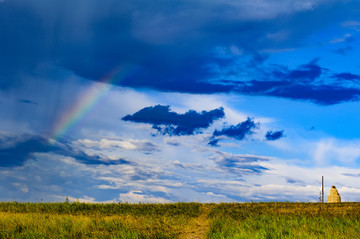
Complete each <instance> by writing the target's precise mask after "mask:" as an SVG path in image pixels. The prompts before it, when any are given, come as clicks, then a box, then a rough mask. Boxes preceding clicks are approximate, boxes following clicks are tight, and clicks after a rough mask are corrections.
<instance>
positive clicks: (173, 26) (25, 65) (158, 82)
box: [0, 0, 359, 105]
mask: <svg viewBox="0 0 360 239" xmlns="http://www.w3.org/2000/svg"><path fill="white" fill-rule="evenodd" d="M2 5H4V6H3V7H2V8H1V9H0V22H11V23H12V24H11V27H10V26H4V27H2V28H1V29H0V35H1V36H6V37H2V38H1V39H0V51H1V52H2V54H1V56H0V64H1V65H2V66H3V67H2V70H1V72H0V88H2V89H7V88H9V87H11V86H16V85H17V83H19V82H18V81H19V80H18V79H21V77H19V76H21V75H24V74H25V75H26V74H30V75H31V74H33V73H34V69H38V66H39V65H42V64H50V65H54V64H55V65H57V66H60V67H62V68H65V69H67V70H69V71H71V72H74V74H75V75H77V76H81V77H83V78H86V79H91V80H95V81H99V80H100V79H102V78H103V77H104V76H105V75H107V73H109V72H112V71H113V70H114V69H119V68H122V69H123V71H122V72H121V74H119V75H115V76H114V80H113V81H112V83H113V84H117V85H121V86H127V87H132V88H151V89H156V90H159V91H166V92H168V91H173V92H188V93H216V92H234V91H235V92H238V93H241V94H247V93H248V94H257V95H271V96H274V97H284V98H290V99H295V100H308V101H311V102H314V103H320V104H324V105H326V104H335V103H341V102H344V101H352V100H358V97H357V94H358V92H355V93H353V94H352V92H351V91H349V89H342V88H340V89H338V88H333V91H334V93H338V92H339V93H340V94H342V92H344V91H346V92H345V93H346V94H350V96H349V97H346V96H343V97H341V98H340V99H338V100H336V101H330V102H329V101H327V99H324V97H322V98H321V99H319V97H316V95H317V93H319V94H320V95H321V94H322V91H321V90H327V89H325V88H324V87H320V89H319V88H317V86H314V85H313V84H311V83H309V82H308V81H309V80H310V81H311V80H314V79H315V78H317V76H318V75H319V74H320V73H322V68H320V67H318V66H317V65H316V64H307V65H306V64H304V65H302V66H301V67H300V68H299V69H295V70H293V71H292V72H291V71H289V72H288V73H289V74H288V80H289V79H296V81H297V84H296V83H291V82H290V83H289V82H284V81H283V82H280V84H281V85H282V86H284V84H286V85H289V86H290V88H285V89H283V88H282V87H281V86H275V85H272V86H271V92H267V91H264V90H256V89H255V88H256V87H259V88H263V87H267V85H269V83H268V82H266V80H264V79H268V78H269V77H270V76H269V74H265V73H266V72H264V71H263V70H262V69H263V66H262V65H261V64H263V63H264V62H265V61H266V60H267V59H268V58H267V56H266V55H262V54H259V52H261V51H263V50H264V49H269V48H273V49H292V48H297V47H299V46H301V45H302V42H303V40H304V39H305V38H306V37H308V36H309V35H310V34H312V33H313V32H316V30H319V29H325V28H326V27H328V25H329V24H331V23H333V19H334V18H335V19H338V21H342V22H344V26H348V27H352V26H357V22H356V21H354V20H353V21H349V19H357V13H355V12H354V11H353V9H357V8H358V7H359V3H357V2H354V1H349V2H346V3H345V2H341V1H331V2H328V1H322V0H317V1H315V0H313V1H306V2H304V1H288V2H286V3H285V2H284V1H281V0H274V1H264V0H256V1H255V2H252V3H248V2H245V1H244V2H243V1H240V2H236V1H226V2H224V1H218V0H212V1H206V2H204V1H202V0H197V1H191V2H189V1H186V2H177V3H176V4H175V5H176V6H174V3H173V1H169V2H164V1H162V2H159V3H158V5H156V4H154V3H149V2H146V1H142V0H136V1H130V0H125V1H115V0H111V1H107V2H106V3H104V2H101V1H99V0H95V1H92V2H91V3H89V2H88V1H83V0H81V1H78V2H77V3H76V7H74V6H73V3H71V4H70V2H69V1H60V2H57V3H49V2H46V1H45V0H33V1H31V3H30V2H27V1H24V0H16V1H7V2H6V4H2ZM79 9H80V10H79ZM239 13H241V14H239ZM335 13H336V16H334V14H335ZM340 13H341V14H340ZM319 19H321V20H319ZM39 22H43V23H44V24H39ZM294 25H296V26H297V27H294ZM17 29H23V30H22V31H18V30H17ZM218 47H220V48H221V47H223V48H229V49H230V48H231V49H237V50H235V51H234V50H232V51H229V52H230V53H231V52H232V53H231V54H228V55H224V54H222V55H220V56H219V55H216V54H214V50H215V49H217V48H218ZM239 52H240V53H241V54H238V53H239ZM248 58H251V60H250V61H249V62H248V63H249V64H250V65H252V66H253V67H254V68H251V71H254V73H255V76H256V77H249V78H247V79H245V80H244V81H243V79H240V82H239V78H238V77H236V76H238V75H241V74H242V73H244V75H248V74H247V73H248V72H246V68H248V67H239V64H238V62H239V61H243V59H248ZM255 63H256V64H258V65H257V66H256V65H255ZM240 65H242V64H240ZM245 65H246V66H248V64H245ZM227 68H229V69H232V70H233V71H231V70H229V71H226V69H227ZM217 69H219V70H217ZM234 69H235V70H234ZM270 75H271V74H270ZM231 77H234V78H237V79H238V82H237V83H236V84H224V83H217V82H216V81H218V80H219V79H224V78H225V80H227V79H228V78H231ZM249 80H255V81H256V82H255V81H254V82H252V83H251V82H249ZM271 81H272V80H271ZM299 81H301V82H302V83H303V84H305V85H304V87H305V88H306V89H307V91H308V92H309V93H306V94H301V95H299V94H297V95H298V96H297V97H291V96H292V93H296V92H297V91H296V87H298V86H299V84H298V83H299ZM273 83H275V82H274V81H273ZM243 85H246V87H245V88H244V87H242V86H243ZM324 86H325V87H326V86H328V85H327V84H325V85H324ZM254 87H255V88H254ZM251 88H253V90H251ZM319 90H320V92H319ZM350 90H351V89H350ZM290 91H291V92H290ZM284 92H285V93H284ZM288 92H289V93H288ZM312 92H315V93H314V94H312ZM325 93H328V92H324V94H325ZM330 93H333V92H330ZM308 94H310V96H309V97H307V95H308Z"/></svg>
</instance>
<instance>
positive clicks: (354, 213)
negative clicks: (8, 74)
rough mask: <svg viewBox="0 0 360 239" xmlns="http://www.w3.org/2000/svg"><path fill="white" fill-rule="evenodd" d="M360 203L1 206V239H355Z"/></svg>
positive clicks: (12, 203)
mask: <svg viewBox="0 0 360 239" xmlns="http://www.w3.org/2000/svg"><path fill="white" fill-rule="evenodd" d="M359 219H360V204H359V203H336V204H321V203H220V204H201V203H173V204H120V203H119V204H117V203H113V204H86V203H15V202H11V203H0V238H356V236H357V235H358V234H359V231H360V220H359Z"/></svg>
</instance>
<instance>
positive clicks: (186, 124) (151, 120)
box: [122, 105, 225, 135]
mask: <svg viewBox="0 0 360 239" xmlns="http://www.w3.org/2000/svg"><path fill="white" fill-rule="evenodd" d="M224 116H225V113H224V109H223V108H219V109H214V110H211V111H202V112H200V113H198V112H196V111H194V110H189V111H188V112H186V113H185V114H178V113H176V112H172V111H170V107H169V106H162V105H155V106H150V107H146V108H143V109H141V110H139V111H138V112H136V113H134V114H133V115H126V116H124V117H123V118H122V120H125V121H131V122H135V123H148V124H152V125H153V128H154V129H156V130H158V131H159V132H160V133H161V134H163V135H166V134H168V135H192V134H195V133H197V131H198V130H200V129H203V128H207V127H209V126H210V124H212V123H213V122H214V121H215V120H218V119H220V118H223V117H224Z"/></svg>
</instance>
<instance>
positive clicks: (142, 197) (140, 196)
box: [119, 191, 172, 203]
mask: <svg viewBox="0 0 360 239" xmlns="http://www.w3.org/2000/svg"><path fill="white" fill-rule="evenodd" d="M119 199H120V201H121V202H128V203H139V202H142V203H171V202H172V201H170V200H167V199H165V198H161V197H153V196H151V195H148V194H144V193H143V192H142V191H130V192H127V193H121V194H120V195H119Z"/></svg>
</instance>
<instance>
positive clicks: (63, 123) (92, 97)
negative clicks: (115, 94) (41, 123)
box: [49, 66, 132, 143]
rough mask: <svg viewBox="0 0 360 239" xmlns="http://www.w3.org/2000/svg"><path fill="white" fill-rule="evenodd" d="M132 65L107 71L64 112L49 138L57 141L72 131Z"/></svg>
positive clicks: (126, 73)
mask: <svg viewBox="0 0 360 239" xmlns="http://www.w3.org/2000/svg"><path fill="white" fill-rule="evenodd" d="M131 69H132V67H130V66H127V67H117V68H115V69H114V70H112V71H110V72H109V73H107V74H106V75H105V76H104V77H103V78H101V79H100V80H99V81H98V82H100V84H99V83H98V84H94V85H93V86H92V87H90V88H89V89H87V90H86V91H85V92H84V93H83V94H81V95H80V97H79V98H78V100H77V102H75V103H74V104H73V105H72V106H71V107H70V108H69V109H68V110H66V111H65V112H64V114H62V116H61V117H59V119H58V120H57V121H56V122H55V124H54V125H53V127H52V130H51V133H50V137H49V139H50V140H51V141H52V142H53V143H55V142H57V141H58V140H59V139H60V138H61V137H63V136H64V135H66V134H68V133H70V132H71V130H72V129H74V128H75V126H76V125H77V124H78V122H79V121H80V120H81V119H82V118H83V117H84V116H85V115H86V114H87V113H88V112H89V111H90V110H91V109H92V108H93V107H94V106H95V105H96V103H97V102H99V100H100V99H102V98H103V97H104V96H105V95H106V94H107V93H108V92H109V91H110V90H111V89H112V88H113V86H114V84H115V83H117V82H118V81H120V80H122V79H123V78H124V77H125V76H127V75H128V73H129V71H130V70H131Z"/></svg>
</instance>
